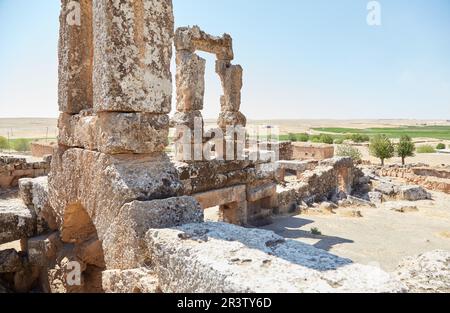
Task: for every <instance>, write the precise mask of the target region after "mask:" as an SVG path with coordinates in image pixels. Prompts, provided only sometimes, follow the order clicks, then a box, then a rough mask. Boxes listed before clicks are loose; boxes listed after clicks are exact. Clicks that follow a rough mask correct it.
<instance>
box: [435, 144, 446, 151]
mask: <svg viewBox="0 0 450 313" xmlns="http://www.w3.org/2000/svg"><path fill="white" fill-rule="evenodd" d="M444 149H445V144H443V143H440V144H438V145H437V146H436V150H444Z"/></svg>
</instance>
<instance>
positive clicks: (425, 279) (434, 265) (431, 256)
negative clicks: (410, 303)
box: [395, 250, 450, 293]
mask: <svg viewBox="0 0 450 313" xmlns="http://www.w3.org/2000/svg"><path fill="white" fill-rule="evenodd" d="M449 264H450V252H448V251H442V250H436V251H431V252H427V253H424V254H421V255H419V256H414V257H409V258H406V259H404V260H403V261H402V262H400V264H399V266H398V268H397V270H396V272H395V275H396V277H397V278H398V279H399V280H400V281H401V282H402V283H404V284H405V285H406V286H407V287H408V289H409V290H408V291H409V292H412V293H449V292H450V266H449Z"/></svg>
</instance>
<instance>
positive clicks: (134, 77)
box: [92, 0, 174, 114]
mask: <svg viewBox="0 0 450 313" xmlns="http://www.w3.org/2000/svg"><path fill="white" fill-rule="evenodd" d="M92 3H93V6H94V13H93V16H94V25H95V27H94V71H93V85H94V109H95V111H97V112H102V111H108V112H109V111H112V112H146V113H154V114H168V113H170V110H171V101H172V99H171V98H172V76H171V72H170V60H171V57H172V42H173V32H174V18H173V12H172V1H171V0H136V1H131V0H127V1H111V0H93V1H92Z"/></svg>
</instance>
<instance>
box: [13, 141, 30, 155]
mask: <svg viewBox="0 0 450 313" xmlns="http://www.w3.org/2000/svg"><path fill="white" fill-rule="evenodd" d="M12 148H13V149H14V150H16V151H18V152H26V151H30V141H29V140H27V139H23V138H20V139H17V140H15V141H13V143H12Z"/></svg>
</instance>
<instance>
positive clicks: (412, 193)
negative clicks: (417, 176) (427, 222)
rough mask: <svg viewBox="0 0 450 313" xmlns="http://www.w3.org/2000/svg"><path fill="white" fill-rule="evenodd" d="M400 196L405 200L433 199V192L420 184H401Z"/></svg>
mask: <svg viewBox="0 0 450 313" xmlns="http://www.w3.org/2000/svg"><path fill="white" fill-rule="evenodd" d="M399 189H400V197H401V198H402V199H403V200H408V201H419V200H427V199H431V194H430V193H429V192H428V191H426V190H425V189H424V188H423V187H420V186H400V187H399Z"/></svg>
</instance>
